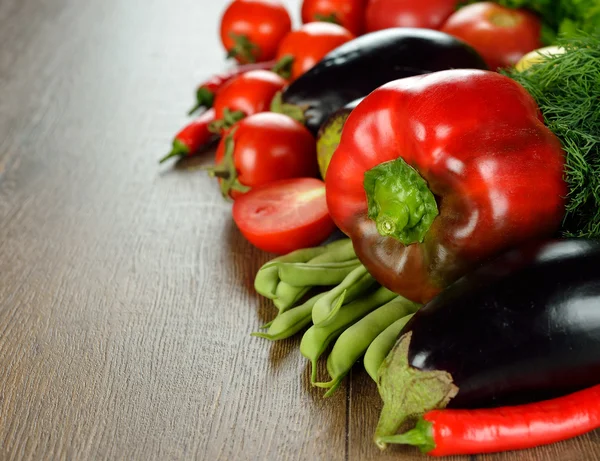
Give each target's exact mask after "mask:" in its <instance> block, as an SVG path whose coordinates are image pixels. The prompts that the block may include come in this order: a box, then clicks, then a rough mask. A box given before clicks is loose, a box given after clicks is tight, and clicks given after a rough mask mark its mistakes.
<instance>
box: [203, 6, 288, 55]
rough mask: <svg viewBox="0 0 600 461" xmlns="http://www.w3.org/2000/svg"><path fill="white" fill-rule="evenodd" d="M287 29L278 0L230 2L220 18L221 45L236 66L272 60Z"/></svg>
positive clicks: (284, 14) (286, 21) (286, 22)
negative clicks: (237, 63) (232, 58)
mask: <svg viewBox="0 0 600 461" xmlns="http://www.w3.org/2000/svg"><path fill="white" fill-rule="evenodd" d="M204 1H206V0H204ZM290 30H292V20H291V19H290V15H289V14H288V12H287V10H286V9H285V7H284V6H283V5H282V4H281V2H280V1H279V0H234V1H233V2H232V3H231V4H230V5H229V6H228V7H227V9H226V10H225V13H224V14H223V17H222V18H221V42H222V43H223V46H224V47H225V49H226V50H227V52H228V53H229V56H231V57H234V58H235V59H236V60H237V61H238V62H240V63H248V62H262V61H268V60H270V59H273V58H274V57H275V55H276V54H277V47H278V46H279V42H280V41H281V40H282V39H283V37H285V36H286V35H287V34H288V33H289V32H290Z"/></svg>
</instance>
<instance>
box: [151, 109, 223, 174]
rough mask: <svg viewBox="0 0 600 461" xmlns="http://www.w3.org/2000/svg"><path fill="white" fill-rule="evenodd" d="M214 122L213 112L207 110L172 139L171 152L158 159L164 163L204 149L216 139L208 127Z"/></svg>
mask: <svg viewBox="0 0 600 461" xmlns="http://www.w3.org/2000/svg"><path fill="white" fill-rule="evenodd" d="M214 120H215V110H214V109H209V110H207V111H206V112H204V113H203V114H202V115H200V116H199V117H198V118H196V119H195V120H194V121H192V122H191V123H188V124H187V125H186V126H185V127H184V128H183V129H182V130H181V131H179V133H177V134H176V135H175V138H174V139H173V148H172V149H171V152H169V153H168V154H167V155H165V156H164V157H163V158H162V159H160V163H164V162H166V161H167V160H169V159H170V158H173V157H188V156H190V155H195V154H197V153H198V152H199V151H200V150H201V149H202V148H203V147H206V146H207V145H208V144H209V143H210V142H211V141H212V140H213V139H215V138H216V136H215V134H214V133H212V132H211V131H210V130H209V129H208V127H209V125H210V124H211V123H212V122H214Z"/></svg>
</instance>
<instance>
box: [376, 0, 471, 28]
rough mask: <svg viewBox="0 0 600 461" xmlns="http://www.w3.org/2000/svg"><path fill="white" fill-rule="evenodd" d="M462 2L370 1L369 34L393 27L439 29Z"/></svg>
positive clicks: (445, 0) (435, 0)
mask: <svg viewBox="0 0 600 461" xmlns="http://www.w3.org/2000/svg"><path fill="white" fill-rule="evenodd" d="M459 1H460V0H418V1H415V0H369V4H368V6H367V12H366V28H367V32H374V31H376V30H382V29H390V28H392V27H421V28H425V29H439V28H440V27H441V26H442V24H444V21H445V20H446V19H448V17H449V16H450V15H451V14H452V13H454V11H455V10H456V6H457V5H458V3H459Z"/></svg>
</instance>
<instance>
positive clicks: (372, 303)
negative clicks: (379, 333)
mask: <svg viewBox="0 0 600 461" xmlns="http://www.w3.org/2000/svg"><path fill="white" fill-rule="evenodd" d="M396 296H398V295H397V294H396V293H393V292H391V291H390V290H388V289H387V288H383V287H381V288H379V289H378V290H376V291H375V292H373V293H370V294H369V295H367V296H363V297H361V298H359V299H357V300H355V301H353V302H351V303H350V304H346V305H345V306H342V308H341V309H340V310H339V312H338V315H336V317H335V319H334V320H333V321H332V322H330V323H328V324H327V325H326V326H316V325H313V326H312V327H310V328H309V329H308V330H307V331H306V333H304V336H303V337H302V341H301V342H300V353H301V354H302V355H303V356H304V357H306V358H307V359H308V360H310V362H311V365H312V373H311V382H312V383H315V382H316V380H317V361H318V360H319V357H321V355H322V354H323V352H325V349H327V346H328V345H329V344H330V343H331V341H333V340H334V339H335V338H337V337H338V336H339V335H341V334H342V333H343V332H344V330H345V329H346V328H348V326H350V325H352V324H353V323H354V322H356V321H357V320H359V319H361V318H362V317H364V316H365V315H367V314H368V313H369V312H371V311H372V310H374V309H377V308H378V307H379V306H383V305H384V304H385V303H387V302H389V301H391V300H392V299H394V298H395V297H396ZM317 302H318V301H317ZM315 307H316V306H315ZM313 309H314V308H313Z"/></svg>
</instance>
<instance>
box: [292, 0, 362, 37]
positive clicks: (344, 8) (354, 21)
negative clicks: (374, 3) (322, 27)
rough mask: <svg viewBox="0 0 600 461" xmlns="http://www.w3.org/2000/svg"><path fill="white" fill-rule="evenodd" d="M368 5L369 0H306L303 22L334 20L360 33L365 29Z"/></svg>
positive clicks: (335, 22)
mask: <svg viewBox="0 0 600 461" xmlns="http://www.w3.org/2000/svg"><path fill="white" fill-rule="evenodd" d="M366 7H367V0H304V1H303V2H302V22H303V23H304V24H307V23H309V22H315V21H324V22H332V23H334V24H339V25H340V26H342V27H345V28H346V29H348V30H349V31H350V32H351V33H353V34H354V35H360V34H362V32H363V30H364V22H365V20H364V17H365V9H366Z"/></svg>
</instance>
